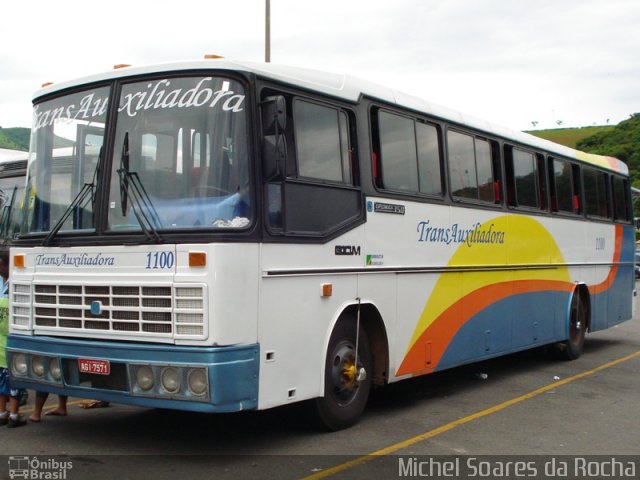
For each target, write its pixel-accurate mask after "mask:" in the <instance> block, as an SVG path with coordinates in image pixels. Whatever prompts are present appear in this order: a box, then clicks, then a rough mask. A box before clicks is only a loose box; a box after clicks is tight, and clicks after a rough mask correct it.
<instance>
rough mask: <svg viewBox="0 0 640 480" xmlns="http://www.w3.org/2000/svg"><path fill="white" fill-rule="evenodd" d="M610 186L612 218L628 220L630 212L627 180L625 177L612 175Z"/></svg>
mask: <svg viewBox="0 0 640 480" xmlns="http://www.w3.org/2000/svg"><path fill="white" fill-rule="evenodd" d="M611 188H612V191H613V212H614V215H613V219H614V220H617V221H622V222H629V221H630V220H631V214H630V209H629V195H628V192H629V181H628V180H627V179H624V178H621V177H617V176H612V177H611Z"/></svg>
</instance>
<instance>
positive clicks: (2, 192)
mask: <svg viewBox="0 0 640 480" xmlns="http://www.w3.org/2000/svg"><path fill="white" fill-rule="evenodd" d="M20 157H22V158H20ZM27 157H28V153H27V152H20V154H13V155H12V156H11V159H4V157H3V159H0V248H3V247H5V248H6V247H8V246H9V243H10V241H11V239H12V238H13V236H14V235H15V233H16V231H17V230H18V226H19V223H20V221H19V219H18V218H17V217H16V214H18V215H19V210H20V207H21V205H20V200H21V199H22V196H23V194H24V186H25V183H26V175H27Z"/></svg>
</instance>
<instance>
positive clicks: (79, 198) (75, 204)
mask: <svg viewBox="0 0 640 480" xmlns="http://www.w3.org/2000/svg"><path fill="white" fill-rule="evenodd" d="M102 150H103V147H100V153H99V154H98V161H97V162H96V169H95V170H94V172H93V178H92V179H91V183H85V184H84V185H82V188H81V189H80V191H79V192H78V194H77V195H76V196H75V198H74V199H73V201H72V202H71V203H70V204H69V206H68V207H67V209H66V210H65V211H64V213H63V214H62V217H60V218H59V219H58V221H57V222H56V224H55V225H54V226H53V228H52V229H51V231H50V232H49V234H48V235H47V236H46V237H45V238H44V240H43V241H42V245H43V246H45V247H47V246H49V244H51V240H53V238H54V237H55V236H56V235H57V234H58V232H59V231H60V229H61V228H62V226H63V225H64V222H66V221H67V218H69V217H70V216H71V214H72V213H74V212H75V211H76V209H79V208H83V207H84V206H85V205H86V203H87V198H89V197H90V198H91V215H94V214H95V213H94V208H93V206H94V205H95V202H96V182H97V181H98V171H99V170H100V164H101V163H102Z"/></svg>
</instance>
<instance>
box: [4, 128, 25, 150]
mask: <svg viewBox="0 0 640 480" xmlns="http://www.w3.org/2000/svg"><path fill="white" fill-rule="evenodd" d="M30 134H31V131H30V130H29V129H28V128H2V127H0V148H9V149H11V150H22V151H24V152H26V151H28V150H29V137H30Z"/></svg>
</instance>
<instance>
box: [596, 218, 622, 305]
mask: <svg viewBox="0 0 640 480" xmlns="http://www.w3.org/2000/svg"><path fill="white" fill-rule="evenodd" d="M621 255H622V226H621V225H616V239H615V246H614V250H613V264H614V265H613V267H611V269H609V275H607V278H605V280H604V281H603V282H601V283H599V284H597V285H591V286H589V293H590V294H591V295H595V294H597V293H602V292H604V291H606V290H608V289H609V288H610V287H611V285H612V284H613V282H614V280H615V279H616V275H617V274H618V263H619V262H620V256H621Z"/></svg>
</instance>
